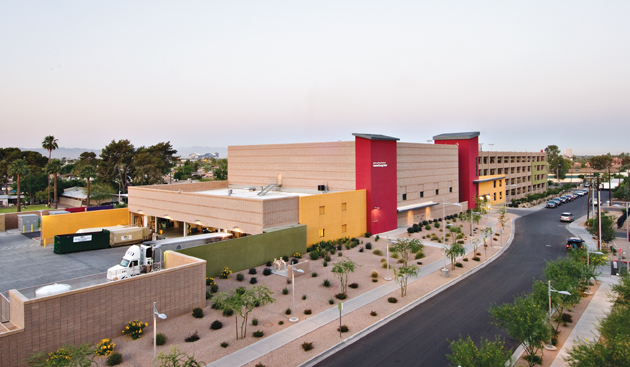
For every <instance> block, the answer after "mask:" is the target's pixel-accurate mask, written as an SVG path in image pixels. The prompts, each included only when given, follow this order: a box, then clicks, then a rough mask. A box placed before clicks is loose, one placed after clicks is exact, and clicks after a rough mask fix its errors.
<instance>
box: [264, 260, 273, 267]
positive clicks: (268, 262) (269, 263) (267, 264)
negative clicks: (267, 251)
mask: <svg viewBox="0 0 630 367" xmlns="http://www.w3.org/2000/svg"><path fill="white" fill-rule="evenodd" d="M271 265H273V263H272V262H271V261H267V263H265V266H271Z"/></svg>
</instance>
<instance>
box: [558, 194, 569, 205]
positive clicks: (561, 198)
mask: <svg viewBox="0 0 630 367" xmlns="http://www.w3.org/2000/svg"><path fill="white" fill-rule="evenodd" d="M559 199H560V201H562V203H563V204H564V203H567V202H569V199H567V197H566V196H560V197H559Z"/></svg>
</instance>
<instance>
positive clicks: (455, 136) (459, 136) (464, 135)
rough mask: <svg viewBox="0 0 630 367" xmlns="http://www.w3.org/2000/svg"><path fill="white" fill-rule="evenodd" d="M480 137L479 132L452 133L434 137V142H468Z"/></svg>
mask: <svg viewBox="0 0 630 367" xmlns="http://www.w3.org/2000/svg"><path fill="white" fill-rule="evenodd" d="M478 136H479V131H471V132H467V133H451V134H440V135H436V136H434V137H433V140H467V139H472V138H476V137H478Z"/></svg>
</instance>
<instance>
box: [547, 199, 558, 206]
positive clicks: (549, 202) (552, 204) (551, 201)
mask: <svg viewBox="0 0 630 367" xmlns="http://www.w3.org/2000/svg"><path fill="white" fill-rule="evenodd" d="M556 207H558V203H556V202H555V201H553V200H549V201H548V202H547V208H556Z"/></svg>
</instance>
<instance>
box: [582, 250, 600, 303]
mask: <svg viewBox="0 0 630 367" xmlns="http://www.w3.org/2000/svg"><path fill="white" fill-rule="evenodd" d="M590 254H595V255H603V254H604V253H603V252H600V251H590V250H589V249H588V247H586V266H587V267H590V266H591V258H590ZM586 294H593V293H591V278H590V277H589V278H588V289H587V290H586Z"/></svg>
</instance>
